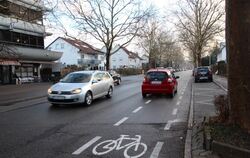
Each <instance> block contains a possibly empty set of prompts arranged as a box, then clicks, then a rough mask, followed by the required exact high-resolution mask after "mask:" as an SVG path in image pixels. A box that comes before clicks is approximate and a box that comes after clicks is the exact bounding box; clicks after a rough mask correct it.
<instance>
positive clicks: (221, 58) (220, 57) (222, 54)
mask: <svg viewBox="0 0 250 158" xmlns="http://www.w3.org/2000/svg"><path fill="white" fill-rule="evenodd" d="M220 61H225V62H226V61H227V51H226V45H225V43H221V44H220V52H219V53H218V54H217V62H220Z"/></svg>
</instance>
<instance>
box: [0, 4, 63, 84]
mask: <svg viewBox="0 0 250 158" xmlns="http://www.w3.org/2000/svg"><path fill="white" fill-rule="evenodd" d="M0 6H1V7H0V84H9V83H15V80H16V79H17V78H18V79H21V80H22V79H23V80H25V81H28V80H27V79H29V80H30V81H34V80H39V79H40V78H41V79H42V80H45V81H46V80H49V78H50V75H51V65H52V64H53V61H55V60H58V59H59V58H60V57H61V55H62V53H60V52H55V51H48V50H45V49H44V37H45V36H46V35H48V34H47V33H46V32H45V26H44V25H43V13H44V11H45V10H46V8H45V7H44V4H43V2H42V0H1V1H0Z"/></svg>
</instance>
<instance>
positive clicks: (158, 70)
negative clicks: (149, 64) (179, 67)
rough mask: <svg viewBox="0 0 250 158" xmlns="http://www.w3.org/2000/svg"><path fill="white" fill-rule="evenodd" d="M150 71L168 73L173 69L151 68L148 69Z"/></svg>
mask: <svg viewBox="0 0 250 158" xmlns="http://www.w3.org/2000/svg"><path fill="white" fill-rule="evenodd" d="M148 72H166V73H168V74H170V73H171V71H170V70H169V69H165V68H164V69H150V70H148ZM148 72H147V73H148Z"/></svg>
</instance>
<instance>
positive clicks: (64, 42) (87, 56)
mask: <svg viewBox="0 0 250 158" xmlns="http://www.w3.org/2000/svg"><path fill="white" fill-rule="evenodd" d="M47 49H48V50H53V51H60V52H63V55H62V57H61V58H60V59H59V60H58V61H57V63H59V64H60V65H61V66H60V67H58V66H57V69H54V70H53V71H60V69H62V68H63V67H66V66H69V65H76V66H78V67H83V68H85V69H99V70H103V69H104V63H103V60H104V55H103V53H100V52H98V51H97V48H94V47H93V46H91V45H89V44H88V43H85V42H83V41H80V40H77V39H69V38H63V37H58V38H57V39H55V40H54V41H53V42H52V43H51V44H49V45H48V46H47Z"/></svg>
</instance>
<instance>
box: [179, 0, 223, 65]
mask: <svg viewBox="0 0 250 158" xmlns="http://www.w3.org/2000/svg"><path fill="white" fill-rule="evenodd" d="M223 1H224V0H180V3H179V5H178V6H179V10H178V11H176V12H175V15H176V17H177V22H176V24H175V26H176V27H177V30H178V32H179V37H180V41H181V42H182V43H183V44H184V46H185V47H186V49H188V50H189V51H190V52H191V55H192V57H193V61H194V64H195V66H199V65H201V57H202V54H203V53H204V48H205V47H206V46H207V44H208V42H209V41H211V40H213V38H214V37H215V36H216V35H218V34H219V33H221V32H222V31H224V30H225V27H224V21H222V20H223V18H224V14H225V11H224V8H223Z"/></svg>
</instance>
